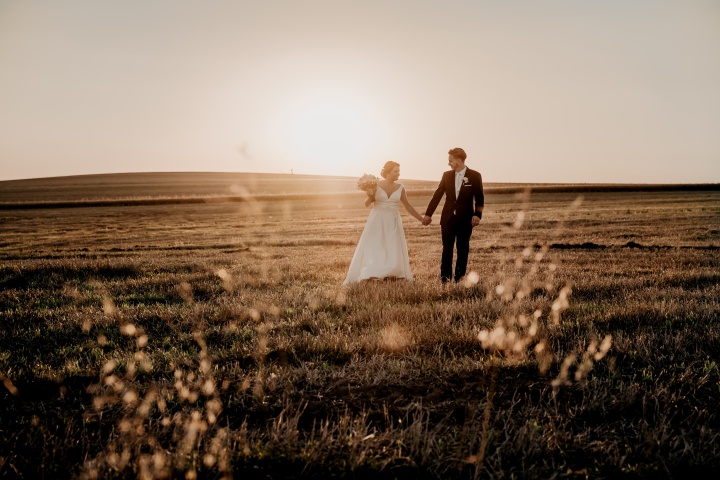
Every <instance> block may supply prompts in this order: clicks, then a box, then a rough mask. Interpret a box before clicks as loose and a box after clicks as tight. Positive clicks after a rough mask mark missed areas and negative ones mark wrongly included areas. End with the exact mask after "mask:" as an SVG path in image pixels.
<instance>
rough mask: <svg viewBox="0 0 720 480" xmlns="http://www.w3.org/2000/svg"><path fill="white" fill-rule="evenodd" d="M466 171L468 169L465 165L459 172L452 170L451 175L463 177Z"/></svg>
mask: <svg viewBox="0 0 720 480" xmlns="http://www.w3.org/2000/svg"><path fill="white" fill-rule="evenodd" d="M467 169H468V167H467V165H465V166H464V167H463V169H462V170H460V171H459V172H456V171H455V170H453V173H454V174H460V175H462V176H465V174H466V173H467Z"/></svg>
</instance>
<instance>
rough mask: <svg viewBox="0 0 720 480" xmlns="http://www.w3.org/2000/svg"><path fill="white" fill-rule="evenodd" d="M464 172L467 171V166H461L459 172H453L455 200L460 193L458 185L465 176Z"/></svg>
mask: <svg viewBox="0 0 720 480" xmlns="http://www.w3.org/2000/svg"><path fill="white" fill-rule="evenodd" d="M465 172H467V167H465V168H463V169H462V170H460V171H459V172H455V200H457V198H458V196H459V195H460V187H462V183H463V178H465Z"/></svg>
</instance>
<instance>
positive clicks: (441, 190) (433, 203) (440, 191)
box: [425, 174, 445, 217]
mask: <svg viewBox="0 0 720 480" xmlns="http://www.w3.org/2000/svg"><path fill="white" fill-rule="evenodd" d="M444 194H445V175H444V174H443V177H442V179H440V185H438V188H437V190H435V193H434V194H433V196H432V198H431V199H430V203H428V206H427V209H425V216H426V217H432V214H433V213H435V209H436V208H437V206H438V204H439V203H440V199H441V198H442V197H443V195H444Z"/></svg>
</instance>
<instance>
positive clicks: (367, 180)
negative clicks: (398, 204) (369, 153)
mask: <svg viewBox="0 0 720 480" xmlns="http://www.w3.org/2000/svg"><path fill="white" fill-rule="evenodd" d="M377 184H378V179H377V177H376V176H375V175H370V174H368V173H366V174H364V175H363V176H362V177H360V178H358V182H357V188H358V190H362V191H363V192H368V191H370V190H372V191H375V189H376V188H377Z"/></svg>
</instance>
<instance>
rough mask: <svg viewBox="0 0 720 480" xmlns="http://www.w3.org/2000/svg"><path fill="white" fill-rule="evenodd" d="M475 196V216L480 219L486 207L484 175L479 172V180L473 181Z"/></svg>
mask: <svg viewBox="0 0 720 480" xmlns="http://www.w3.org/2000/svg"><path fill="white" fill-rule="evenodd" d="M473 183H474V185H473V196H474V197H475V212H474V213H473V217H477V219H478V220H480V219H481V218H482V214H483V209H484V208H485V192H484V191H483V184H482V175H481V174H480V173H478V174H477V180H476V181H475V182H473Z"/></svg>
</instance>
